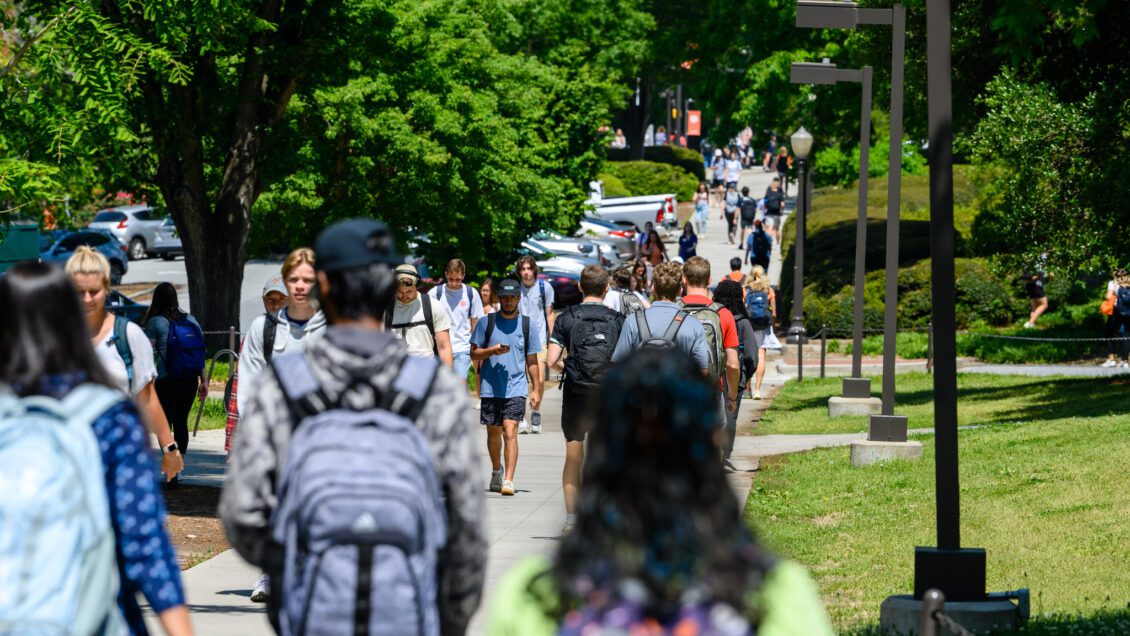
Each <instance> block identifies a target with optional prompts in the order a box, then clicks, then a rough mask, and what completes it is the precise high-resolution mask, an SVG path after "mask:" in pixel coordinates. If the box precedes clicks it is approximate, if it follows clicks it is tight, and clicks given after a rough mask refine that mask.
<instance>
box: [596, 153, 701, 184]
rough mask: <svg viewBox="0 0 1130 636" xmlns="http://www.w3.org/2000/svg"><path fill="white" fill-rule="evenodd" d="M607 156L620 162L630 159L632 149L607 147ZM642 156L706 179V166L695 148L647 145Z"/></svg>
mask: <svg viewBox="0 0 1130 636" xmlns="http://www.w3.org/2000/svg"><path fill="white" fill-rule="evenodd" d="M607 157H608V160H609V161H617V162H621V161H631V160H632V158H633V155H632V151H630V150H628V149H626V148H609V149H608V155H607ZM643 158H644V161H654V162H656V163H666V164H669V165H672V166H679V167H680V168H682V169H683V170H686V171H687V172H689V173H691V174H692V175H694V176H695V178H696V179H698V180H699V181H705V180H706V167H705V165H704V164H703V159H702V155H701V154H699V152H698V151H697V150H691V149H690V148H683V147H682V146H672V145H666V146H648V147H647V148H644V149H643Z"/></svg>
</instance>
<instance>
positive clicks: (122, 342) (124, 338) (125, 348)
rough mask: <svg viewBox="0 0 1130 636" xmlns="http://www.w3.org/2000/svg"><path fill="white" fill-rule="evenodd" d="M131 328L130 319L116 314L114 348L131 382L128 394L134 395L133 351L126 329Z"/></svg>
mask: <svg viewBox="0 0 1130 636" xmlns="http://www.w3.org/2000/svg"><path fill="white" fill-rule="evenodd" d="M128 327H129V318H126V317H125V316H119V315H117V314H114V335H113V336H112V337H111V340H113V341H114V346H115V347H116V348H117V349H118V356H120V357H121V359H122V362H124V363H125V365H126V379H127V380H128V382H129V387H128V391H126V392H127V393H128V394H130V395H132V394H133V350H132V349H130V346H129V335H128V333H127V332H126V329H127V328H128Z"/></svg>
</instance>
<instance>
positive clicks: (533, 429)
mask: <svg viewBox="0 0 1130 636" xmlns="http://www.w3.org/2000/svg"><path fill="white" fill-rule="evenodd" d="M530 432H531V433H533V434H534V435H538V434H540V433H541V424H531V425H530Z"/></svg>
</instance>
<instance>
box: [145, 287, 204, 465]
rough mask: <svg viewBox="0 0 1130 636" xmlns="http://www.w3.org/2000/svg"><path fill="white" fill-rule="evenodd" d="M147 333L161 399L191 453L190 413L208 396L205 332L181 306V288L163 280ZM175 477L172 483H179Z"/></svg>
mask: <svg viewBox="0 0 1130 636" xmlns="http://www.w3.org/2000/svg"><path fill="white" fill-rule="evenodd" d="M144 324H145V335H147V336H149V342H150V343H151V344H152V345H153V350H154V351H155V352H156V353H157V359H156V363H157V380H156V381H155V382H154V387H155V388H156V390H157V400H158V401H159V402H160V403H161V409H162V410H163V411H164V412H165V418H166V419H168V421H169V424H170V425H172V427H173V439H174V440H175V441H176V443H177V448H179V449H180V452H181V454H185V453H187V452H188V413H189V411H191V410H192V403H193V402H194V401H195V400H196V399H197V398H199V399H200V401H201V402H203V401H204V400H205V399H207V397H208V383H207V381H206V379H205V377H204V360H205V355H204V353H205V352H204V333H203V330H201V329H200V323H198V322H196V318H193V317H192V314H189V313H188V312H186V311H184V310H182V309H181V308H180V304H179V301H178V299H177V289H176V287H173V285H172V283H160V284H158V285H157V287H156V289H154V290H153V300H152V302H151V303H150V305H149V311H148V312H146V314H145V321H144ZM176 479H177V478H176V477H174V478H173V479H172V481H171V483H176Z"/></svg>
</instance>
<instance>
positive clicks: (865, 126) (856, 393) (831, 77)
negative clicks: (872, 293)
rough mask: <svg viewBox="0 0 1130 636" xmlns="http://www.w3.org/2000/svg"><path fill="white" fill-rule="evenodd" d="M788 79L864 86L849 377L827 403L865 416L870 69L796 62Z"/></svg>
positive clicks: (868, 386) (868, 381) (867, 393)
mask: <svg viewBox="0 0 1130 636" xmlns="http://www.w3.org/2000/svg"><path fill="white" fill-rule="evenodd" d="M825 59H826V58H825ZM790 79H791V81H792V83H793V84H818V85H820V84H823V85H830V84H837V83H839V82H858V83H860V84H862V85H863V96H862V104H861V106H860V115H859V186H858V189H859V203H858V207H859V210H858V214H857V217H858V218H857V220H856V225H855V315H854V321H853V324H852V338H853V339H852V342H853V345H852V350H851V352H852V355H851V377H849V378H844V379H843V398H845V399H840V398H832V400H831V401H829V413H832V412H833V408H834V409H836V411H837V412H836V414H842V415H849V414H850V415H868V414H870V409H871V406H872V405H871V404H868V403H867V402H863V400H867V401H871V379H870V378H865V377H863V287H864V276H865V274H866V260H865V259H866V256H867V192H868V190H867V172H868V168H869V164H870V154H871V153H870V146H871V143H870V142H871V67H870V66H865V67H863V68H862V69H859V70H853V69H841V68H837V67H836V65H835V64H831V63H828V62H827V61H825V62H824V63H823V64H809V63H803V62H797V63H794V64H793V65H792V68H791V73H790Z"/></svg>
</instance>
